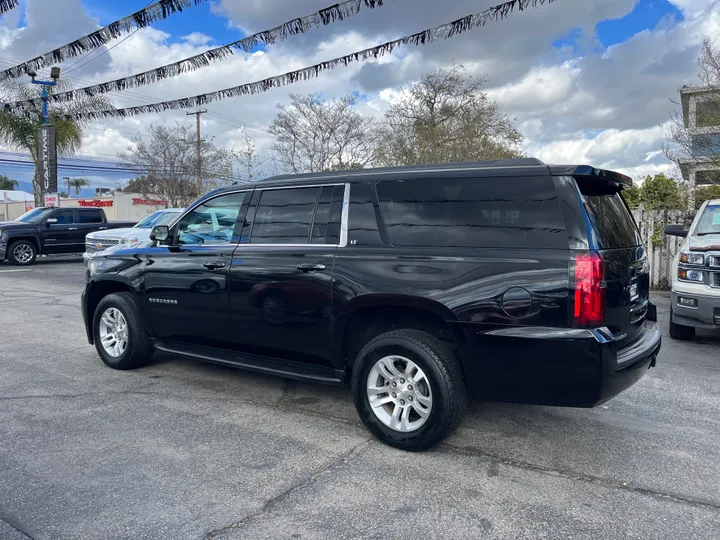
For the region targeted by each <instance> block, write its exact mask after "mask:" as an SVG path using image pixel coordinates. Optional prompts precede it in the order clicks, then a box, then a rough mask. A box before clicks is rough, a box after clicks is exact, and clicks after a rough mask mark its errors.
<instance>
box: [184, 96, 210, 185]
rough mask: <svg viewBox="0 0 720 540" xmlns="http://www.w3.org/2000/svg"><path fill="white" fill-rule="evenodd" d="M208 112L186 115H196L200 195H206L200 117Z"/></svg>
mask: <svg viewBox="0 0 720 540" xmlns="http://www.w3.org/2000/svg"><path fill="white" fill-rule="evenodd" d="M206 112H207V110H206V109H198V110H197V111H195V112H189V113H185V116H190V115H195V127H196V131H197V134H196V137H197V140H196V143H197V150H196V151H197V182H198V189H199V191H200V195H202V194H203V193H204V190H203V185H202V149H201V147H202V144H201V143H202V141H201V140H200V115H201V114H205V113H206Z"/></svg>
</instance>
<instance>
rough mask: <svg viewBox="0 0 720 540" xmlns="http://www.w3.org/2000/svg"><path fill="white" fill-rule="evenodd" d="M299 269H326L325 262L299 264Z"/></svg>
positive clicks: (309, 270) (311, 270) (310, 270)
mask: <svg viewBox="0 0 720 540" xmlns="http://www.w3.org/2000/svg"><path fill="white" fill-rule="evenodd" d="M297 269H298V270H302V271H303V272H322V271H323V270H325V265H324V264H298V265H297Z"/></svg>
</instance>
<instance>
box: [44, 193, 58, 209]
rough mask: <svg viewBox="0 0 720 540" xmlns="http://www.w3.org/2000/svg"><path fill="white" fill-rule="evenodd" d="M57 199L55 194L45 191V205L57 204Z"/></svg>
mask: <svg viewBox="0 0 720 540" xmlns="http://www.w3.org/2000/svg"><path fill="white" fill-rule="evenodd" d="M58 199H59V197H58V196H57V195H56V194H54V193H52V194H50V193H46V194H45V206H59V204H58V202H59V201H58Z"/></svg>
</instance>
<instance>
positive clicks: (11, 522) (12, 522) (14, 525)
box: [0, 510, 33, 540]
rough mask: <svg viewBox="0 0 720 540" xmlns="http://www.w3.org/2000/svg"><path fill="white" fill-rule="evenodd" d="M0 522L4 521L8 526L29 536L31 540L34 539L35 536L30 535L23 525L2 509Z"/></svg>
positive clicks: (26, 536)
mask: <svg viewBox="0 0 720 540" xmlns="http://www.w3.org/2000/svg"><path fill="white" fill-rule="evenodd" d="M0 522H2V523H4V524H5V525H7V526H8V527H10V528H11V529H12V530H14V531H16V532H18V533H19V534H22V535H23V536H24V537H25V538H29V539H30V540H33V537H32V536H30V535H29V534H28V533H27V532H26V531H24V530H23V527H22V525H20V524H19V523H18V522H17V520H15V519H13V518H11V517H9V516H7V515H5V513H4V512H2V510H0Z"/></svg>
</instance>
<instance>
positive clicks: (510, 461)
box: [440, 443, 720, 510]
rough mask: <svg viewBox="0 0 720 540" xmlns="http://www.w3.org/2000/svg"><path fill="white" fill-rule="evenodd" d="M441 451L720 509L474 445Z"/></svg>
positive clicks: (702, 501)
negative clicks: (523, 459)
mask: <svg viewBox="0 0 720 540" xmlns="http://www.w3.org/2000/svg"><path fill="white" fill-rule="evenodd" d="M440 450H441V451H443V450H444V451H449V452H451V453H455V454H460V455H466V456H477V457H484V458H488V459H492V460H495V461H497V462H498V463H502V464H503V465H507V466H509V467H514V468H519V469H524V470H528V471H534V472H537V473H540V474H545V475H548V476H559V477H562V478H567V479H570V480H576V481H580V482H586V483H589V484H595V485H600V486H603V487H606V488H610V489H619V490H622V491H629V492H632V493H638V494H641V495H647V496H650V497H653V498H656V499H661V500H670V501H673V502H677V503H681V504H687V505H691V506H695V507H699V508H706V509H711V510H720V503H717V502H714V501H710V500H706V499H702V498H698V497H690V496H687V495H681V494H679V493H669V492H662V491H657V490H654V489H651V488H646V487H642V486H634V485H632V484H631V483H630V482H618V481H616V480H611V479H608V478H602V477H600V476H595V475H592V474H585V473H578V472H575V471H571V470H563V469H553V468H551V467H545V466H544V465H537V464H535V463H530V462H527V461H522V460H519V459H514V458H507V457H502V456H498V455H496V454H491V453H488V452H483V451H482V450H478V449H477V448H472V447H461V446H454V445H451V444H447V443H445V444H443V445H442V446H441V447H440Z"/></svg>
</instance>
